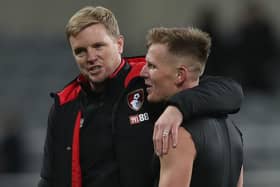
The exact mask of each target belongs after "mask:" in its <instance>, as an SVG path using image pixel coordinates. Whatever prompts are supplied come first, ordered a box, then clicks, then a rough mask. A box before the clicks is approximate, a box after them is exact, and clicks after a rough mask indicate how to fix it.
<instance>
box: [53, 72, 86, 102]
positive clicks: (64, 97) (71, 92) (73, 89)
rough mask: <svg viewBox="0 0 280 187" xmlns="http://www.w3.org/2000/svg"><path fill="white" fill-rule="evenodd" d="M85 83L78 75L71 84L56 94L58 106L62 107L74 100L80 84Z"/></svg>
mask: <svg viewBox="0 0 280 187" xmlns="http://www.w3.org/2000/svg"><path fill="white" fill-rule="evenodd" d="M83 81H85V78H84V77H83V76H82V75H80V76H79V77H78V78H77V79H75V80H74V81H73V82H72V83H71V84H69V85H67V86H66V87H65V88H64V89H63V90H62V91H60V92H58V94H57V95H58V97H59V104H60V105H63V104H65V103H67V102H69V101H72V100H74V99H75V98H76V97H77V96H78V94H79V93H80V91H81V86H80V82H83Z"/></svg>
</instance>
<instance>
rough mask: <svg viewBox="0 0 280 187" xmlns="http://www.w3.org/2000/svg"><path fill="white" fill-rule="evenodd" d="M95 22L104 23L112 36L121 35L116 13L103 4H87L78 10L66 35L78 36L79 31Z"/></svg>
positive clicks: (70, 22) (69, 24) (68, 25)
mask: <svg viewBox="0 0 280 187" xmlns="http://www.w3.org/2000/svg"><path fill="white" fill-rule="evenodd" d="M93 24H103V25H104V26H105V28H106V30H107V32H108V34H110V35H111V36H112V37H115V38H117V37H118V36H119V35H120V30H119V25H118V22H117V20H116V18H115V16H114V14H113V13H112V12H111V11H110V10H109V9H106V8H104V7H101V6H97V7H93V6H87V7H84V8H82V9H80V10H78V11H77V12H76V13H75V14H74V15H73V16H72V17H71V18H70V20H69V21H68V23H67V25H66V36H67V38H68V39H69V37H70V36H76V35H77V34H78V33H79V32H81V31H82V30H83V29H85V28H86V27H88V26H91V25H93Z"/></svg>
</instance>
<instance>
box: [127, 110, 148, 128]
mask: <svg viewBox="0 0 280 187" xmlns="http://www.w3.org/2000/svg"><path fill="white" fill-rule="evenodd" d="M148 120H149V114H148V113H147V112H145V113H143V114H136V115H132V116H129V123H130V125H137V124H140V123H141V122H144V121H148Z"/></svg>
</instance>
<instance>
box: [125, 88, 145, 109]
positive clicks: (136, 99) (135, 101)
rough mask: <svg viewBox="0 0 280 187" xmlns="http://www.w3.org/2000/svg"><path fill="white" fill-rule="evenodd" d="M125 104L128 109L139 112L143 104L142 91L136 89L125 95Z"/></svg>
mask: <svg viewBox="0 0 280 187" xmlns="http://www.w3.org/2000/svg"><path fill="white" fill-rule="evenodd" d="M127 103H128V106H129V108H131V109H132V110H134V111H139V110H140V109H141V107H142V105H143V103H144V90H143V89H138V90H135V91H133V92H130V93H129V94H128V95H127Z"/></svg>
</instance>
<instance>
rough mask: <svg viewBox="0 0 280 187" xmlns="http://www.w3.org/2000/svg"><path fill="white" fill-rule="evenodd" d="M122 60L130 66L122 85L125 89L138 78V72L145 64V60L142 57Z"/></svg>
mask: <svg viewBox="0 0 280 187" xmlns="http://www.w3.org/2000/svg"><path fill="white" fill-rule="evenodd" d="M124 59H125V60H126V61H127V63H128V64H129V65H130V66H131V69H130V71H129V73H128V74H127V76H126V79H125V83H124V84H125V87H127V86H128V85H129V83H130V82H131V81H132V80H133V79H135V78H140V72H141V70H142V68H143V66H144V65H145V64H146V59H145V57H144V56H140V57H126V58H124Z"/></svg>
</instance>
